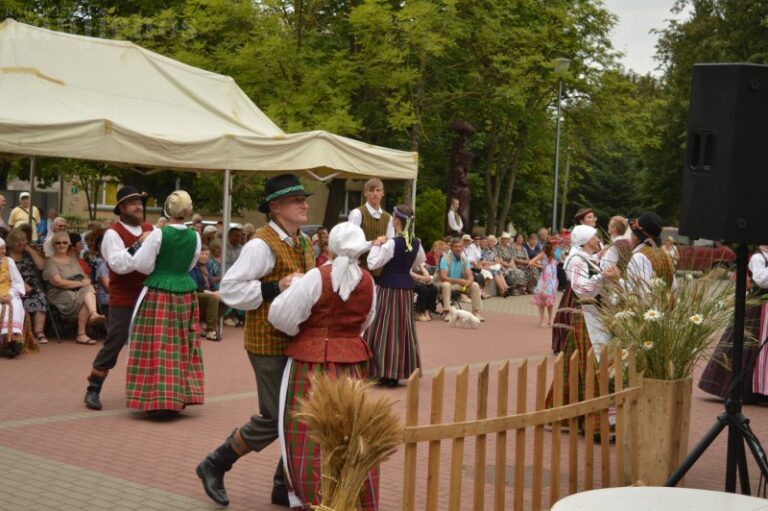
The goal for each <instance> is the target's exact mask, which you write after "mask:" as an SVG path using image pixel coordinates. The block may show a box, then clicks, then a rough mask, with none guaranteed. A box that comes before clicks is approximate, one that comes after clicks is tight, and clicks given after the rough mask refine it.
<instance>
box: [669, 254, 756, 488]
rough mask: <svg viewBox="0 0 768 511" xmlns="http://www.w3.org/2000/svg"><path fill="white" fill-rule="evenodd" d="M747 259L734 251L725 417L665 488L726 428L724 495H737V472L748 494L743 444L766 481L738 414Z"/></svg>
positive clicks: (751, 438)
mask: <svg viewBox="0 0 768 511" xmlns="http://www.w3.org/2000/svg"><path fill="white" fill-rule="evenodd" d="M748 258H749V257H748V250H747V245H746V244H745V243H741V244H739V247H738V248H737V250H736V301H735V307H734V315H733V349H732V350H731V369H732V373H733V374H734V375H736V376H734V378H733V380H732V381H731V386H730V388H729V397H728V399H727V400H726V401H725V413H723V414H721V415H719V416H718V417H717V419H716V421H715V424H714V425H712V427H711V428H710V429H709V431H708V432H707V434H706V435H704V438H702V439H701V440H700V441H699V443H698V444H696V446H695V447H694V448H693V450H691V452H690V454H688V456H687V457H686V458H685V460H683V463H682V464H681V465H680V466H679V467H678V468H677V469H676V470H675V471H674V472H673V473H672V475H671V476H670V477H669V480H667V482H666V483H665V486H677V484H678V483H679V482H680V480H681V479H682V478H683V477H685V474H686V473H687V472H688V470H690V469H691V467H693V465H694V464H696V461H698V459H699V458H700V457H701V455H702V454H704V451H706V450H707V448H708V447H709V446H710V445H711V444H712V442H714V441H715V438H717V437H718V435H719V434H720V433H722V431H723V430H724V429H725V428H726V427H727V428H728V451H727V454H726V465H725V491H727V492H729V493H736V472H737V470H738V475H739V483H740V486H741V493H743V494H744V495H749V494H750V493H751V488H750V484H749V472H748V468H747V455H746V450H745V449H744V444H745V443H746V444H747V447H749V451H750V452H751V453H752V457H753V458H754V459H755V462H756V463H757V467H758V469H759V470H760V472H761V473H762V475H763V478H764V479H765V480H768V459H767V458H766V454H765V450H763V446H762V445H760V441H759V440H758V439H757V436H755V433H754V432H753V431H752V428H751V427H750V426H749V419H748V418H747V417H746V416H745V415H744V414H743V413H741V407H742V403H741V387H742V385H741V382H742V381H743V380H744V376H745V369H746V368H742V354H743V351H744V314H745V309H746V301H747V296H746V295H747V265H748ZM751 367H752V366H750V368H751Z"/></svg>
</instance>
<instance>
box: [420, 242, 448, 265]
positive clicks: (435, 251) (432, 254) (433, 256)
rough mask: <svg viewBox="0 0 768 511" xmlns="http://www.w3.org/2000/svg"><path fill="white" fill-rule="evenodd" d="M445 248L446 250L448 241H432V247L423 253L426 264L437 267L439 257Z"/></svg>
mask: <svg viewBox="0 0 768 511" xmlns="http://www.w3.org/2000/svg"><path fill="white" fill-rule="evenodd" d="M446 250H448V243H446V242H445V241H443V240H437V241H435V242H434V243H432V248H431V249H430V250H429V252H427V253H426V254H425V256H426V258H427V260H426V265H427V266H431V267H433V268H437V265H438V264H440V258H441V257H443V254H444V253H445V251H446Z"/></svg>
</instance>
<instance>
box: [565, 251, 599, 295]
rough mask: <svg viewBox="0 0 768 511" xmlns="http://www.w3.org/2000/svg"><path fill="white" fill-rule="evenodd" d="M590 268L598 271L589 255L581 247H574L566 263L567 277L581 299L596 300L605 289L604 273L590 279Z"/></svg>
mask: <svg viewBox="0 0 768 511" xmlns="http://www.w3.org/2000/svg"><path fill="white" fill-rule="evenodd" d="M590 267H592V268H593V269H598V268H597V266H596V265H595V264H594V262H593V261H592V259H591V256H590V255H589V254H587V253H586V252H584V251H583V250H582V249H581V248H580V247H573V248H572V249H571V253H570V254H569V255H568V259H567V260H566V261H565V275H566V277H568V281H569V282H570V283H571V289H573V292H574V293H576V295H577V296H578V297H579V298H595V297H596V296H597V295H598V294H600V290H601V289H602V287H603V275H602V273H597V274H596V275H592V276H591V277H590V276H589V269H590Z"/></svg>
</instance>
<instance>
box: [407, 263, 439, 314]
mask: <svg viewBox="0 0 768 511" xmlns="http://www.w3.org/2000/svg"><path fill="white" fill-rule="evenodd" d="M411 277H412V278H413V281H414V283H415V284H416V287H415V288H414V290H413V291H414V293H415V295H416V302H415V303H414V304H413V310H414V311H415V317H414V319H415V320H416V321H432V316H430V313H432V312H434V313H437V291H438V289H437V286H436V285H435V284H434V283H433V282H432V275H430V274H429V272H428V271H427V268H426V263H424V264H421V265H419V266H418V267H414V268H412V269H411Z"/></svg>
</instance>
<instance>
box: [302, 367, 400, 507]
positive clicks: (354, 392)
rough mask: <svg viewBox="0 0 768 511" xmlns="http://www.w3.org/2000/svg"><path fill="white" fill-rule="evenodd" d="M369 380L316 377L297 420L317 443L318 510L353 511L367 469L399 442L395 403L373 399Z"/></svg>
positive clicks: (395, 448) (384, 398)
mask: <svg viewBox="0 0 768 511" xmlns="http://www.w3.org/2000/svg"><path fill="white" fill-rule="evenodd" d="M370 386H371V383H370V382H365V381H362V380H353V379H351V378H349V377H341V378H334V377H331V376H328V375H317V376H315V377H314V378H313V379H312V390H311V391H310V393H309V395H308V396H307V398H306V399H302V400H301V401H300V406H299V408H298V410H299V411H298V412H296V414H295V416H296V418H297V419H298V420H299V421H301V422H303V423H304V424H306V425H307V426H308V427H309V429H310V437H311V438H312V440H314V441H315V442H317V443H318V444H319V445H320V452H321V456H322V483H321V485H320V488H321V493H320V495H321V502H320V505H318V506H314V507H313V509H316V510H318V511H355V509H357V506H358V499H359V495H360V492H361V490H362V488H363V484H364V483H365V480H366V478H367V477H368V473H369V472H370V470H371V469H372V468H373V467H375V466H377V465H378V464H379V463H381V462H382V461H384V460H386V459H387V458H389V457H390V456H391V455H392V454H393V453H394V452H395V451H396V450H397V446H398V445H400V444H401V443H402V442H403V427H402V425H401V423H400V419H399V418H398V417H397V416H396V415H395V414H394V413H393V411H392V407H393V405H394V401H393V400H391V399H388V398H386V397H379V398H375V399H374V398H372V396H370V395H369V393H368V387H370Z"/></svg>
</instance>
